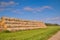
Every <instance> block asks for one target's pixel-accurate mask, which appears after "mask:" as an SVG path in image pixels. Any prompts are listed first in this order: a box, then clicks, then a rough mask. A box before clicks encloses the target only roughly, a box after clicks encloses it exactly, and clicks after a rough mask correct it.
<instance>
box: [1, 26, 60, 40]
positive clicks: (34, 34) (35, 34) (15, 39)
mask: <svg viewBox="0 0 60 40" xmlns="http://www.w3.org/2000/svg"><path fill="white" fill-rule="evenodd" d="M59 30H60V27H59V26H48V28H45V29H44V28H43V29H34V30H24V31H17V32H11V33H5V32H0V40H47V39H48V38H49V37H51V36H52V35H53V34H55V33H56V32H57V31H59Z"/></svg>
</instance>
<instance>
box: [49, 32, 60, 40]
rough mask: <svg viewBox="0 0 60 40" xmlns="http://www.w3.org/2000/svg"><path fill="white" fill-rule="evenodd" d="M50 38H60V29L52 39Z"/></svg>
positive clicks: (58, 39) (59, 39)
mask: <svg viewBox="0 0 60 40" xmlns="http://www.w3.org/2000/svg"><path fill="white" fill-rule="evenodd" d="M48 40H60V31H58V32H57V33H56V34H55V35H53V36H52V37H51V38H50V39H48Z"/></svg>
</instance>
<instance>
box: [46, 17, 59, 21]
mask: <svg viewBox="0 0 60 40" xmlns="http://www.w3.org/2000/svg"><path fill="white" fill-rule="evenodd" d="M46 20H54V21H57V20H60V17H54V18H47V19H46Z"/></svg>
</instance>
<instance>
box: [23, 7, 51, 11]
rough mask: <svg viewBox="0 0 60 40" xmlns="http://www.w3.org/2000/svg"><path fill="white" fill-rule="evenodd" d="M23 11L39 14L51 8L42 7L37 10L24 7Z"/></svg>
mask: <svg viewBox="0 0 60 40" xmlns="http://www.w3.org/2000/svg"><path fill="white" fill-rule="evenodd" d="M23 9H24V10H25V11H31V12H41V11H43V10H45V9H52V7H50V6H43V7H39V8H31V7H24V8H23Z"/></svg>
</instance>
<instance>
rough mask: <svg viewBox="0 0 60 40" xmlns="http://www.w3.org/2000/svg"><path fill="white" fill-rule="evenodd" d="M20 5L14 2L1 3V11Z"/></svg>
mask: <svg viewBox="0 0 60 40" xmlns="http://www.w3.org/2000/svg"><path fill="white" fill-rule="evenodd" d="M18 4H19V3H16V2H14V1H9V2H0V11H3V10H5V9H6V8H9V7H10V8H11V7H12V6H17V5H18Z"/></svg>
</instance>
